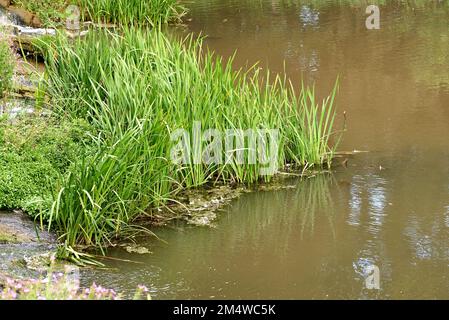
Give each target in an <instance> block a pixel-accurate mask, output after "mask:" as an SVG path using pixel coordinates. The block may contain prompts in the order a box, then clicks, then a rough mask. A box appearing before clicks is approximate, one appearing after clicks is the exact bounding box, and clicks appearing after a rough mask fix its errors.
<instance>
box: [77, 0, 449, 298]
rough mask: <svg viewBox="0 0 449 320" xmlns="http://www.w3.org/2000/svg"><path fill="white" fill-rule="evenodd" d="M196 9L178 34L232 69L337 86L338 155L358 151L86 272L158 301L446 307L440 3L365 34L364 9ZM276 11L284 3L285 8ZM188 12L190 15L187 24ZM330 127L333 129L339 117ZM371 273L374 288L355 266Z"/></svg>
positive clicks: (257, 5) (446, 95)
mask: <svg viewBox="0 0 449 320" xmlns="http://www.w3.org/2000/svg"><path fill="white" fill-rule="evenodd" d="M310 2H313V3H321V5H314V6H310V5H306V4H304V3H306V2H304V1H303V2H302V4H300V3H299V1H284V2H283V1H275V0H272V1H268V0H265V1H264V0H261V1H252V0H234V1H231V0H203V1H196V2H194V3H193V4H190V5H189V7H190V10H191V11H190V14H189V17H190V18H192V19H193V20H192V21H190V22H188V28H189V30H190V31H193V32H195V33H200V32H202V33H203V34H205V35H208V36H209V38H208V40H207V41H206V43H207V45H208V46H209V47H210V48H212V49H213V50H215V51H216V52H217V54H219V55H222V56H225V57H228V56H229V55H231V54H233V53H234V51H235V50H237V56H236V60H235V61H236V67H239V66H245V65H251V64H253V63H256V62H257V61H260V63H261V66H262V67H264V68H265V67H267V68H269V69H270V70H272V71H274V72H282V71H283V70H284V61H285V70H286V73H287V75H288V76H289V77H290V78H291V79H292V80H293V82H294V83H296V84H299V83H300V81H301V79H302V78H304V79H305V80H306V81H307V82H309V83H311V82H316V86H317V90H318V92H319V93H320V94H321V95H325V94H326V93H327V92H329V91H330V89H331V87H332V85H333V83H334V81H335V79H336V77H337V76H338V75H339V76H340V80H341V86H340V94H339V96H338V108H339V119H340V120H341V119H342V113H343V111H346V114H347V129H348V130H347V132H346V134H345V138H344V140H343V142H342V145H341V146H340V149H341V150H354V149H357V150H366V151H369V153H366V154H359V155H357V156H356V157H354V158H351V159H349V162H348V166H347V167H344V166H338V167H336V169H335V172H334V173H333V174H327V175H320V176H318V177H316V178H314V179H309V180H307V181H292V182H291V184H292V185H294V186H295V188H293V189H288V190H283V191H274V192H259V193H252V194H248V195H245V196H243V197H241V198H240V199H238V200H236V201H234V202H233V203H232V204H231V205H230V206H229V207H227V208H225V210H224V212H223V213H222V214H221V215H220V218H219V220H218V223H217V228H215V229H209V228H194V227H188V226H184V225H179V226H175V227H173V228H166V229H157V230H156V232H157V233H158V235H159V236H160V237H161V238H163V239H164V240H165V241H166V242H167V243H162V242H157V241H149V242H148V243H146V245H148V246H149V247H150V248H151V250H152V251H153V253H152V254H151V255H133V254H128V253H125V252H124V251H122V250H116V251H113V252H111V255H113V256H116V257H120V258H127V259H132V260H135V261H140V262H143V263H142V264H132V263H119V262H117V263H113V264H111V265H110V266H111V267H115V268H116V269H115V270H113V271H110V272H103V271H102V272H98V273H95V274H94V275H92V274H90V275H89V276H86V281H88V280H92V278H94V280H96V281H97V282H101V283H102V284H104V285H106V286H112V287H115V288H117V289H120V290H123V289H124V290H128V289H129V290H131V289H133V288H135V286H136V285H137V284H146V285H147V286H149V287H151V288H152V291H153V295H154V297H155V298H192V299H194V298H286V299H290V298H293V299H298V298H306V299H312V298H337V299H341V298H356V299H358V298H395V299H401V298H426V299H432V298H444V299H448V298H449V233H448V230H449V138H448V137H449V5H448V3H447V1H442V2H440V3H437V2H436V1H435V2H432V1H416V3H418V4H420V3H427V5H421V6H420V5H416V6H413V7H412V6H400V5H398V4H397V2H396V1H389V2H388V3H389V4H388V5H386V6H382V7H381V29H380V30H367V29H366V28H365V18H366V15H365V6H357V5H348V4H346V3H348V2H355V1H340V2H339V3H340V4H335V1H328V2H325V1H309V3H310ZM285 3H289V4H288V5H287V4H285ZM189 17H188V18H189ZM340 122H341V121H340ZM370 264H375V265H377V266H378V267H379V270H380V290H368V289H367V288H366V287H365V280H364V276H365V273H364V268H365V267H366V266H367V265H370Z"/></svg>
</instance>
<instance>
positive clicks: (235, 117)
mask: <svg viewBox="0 0 449 320" xmlns="http://www.w3.org/2000/svg"><path fill="white" fill-rule="evenodd" d="M43 48H44V51H45V52H46V64H47V72H48V83H47V86H48V90H49V94H50V95H51V96H52V97H53V101H54V103H55V105H56V107H57V108H56V111H57V112H58V113H59V114H60V116H69V117H74V118H76V117H85V118H87V119H89V121H90V122H91V123H92V124H93V126H94V127H95V128H96V129H97V130H98V136H97V137H96V138H95V139H96V141H97V143H98V146H99V151H98V154H97V155H96V156H95V157H93V158H92V159H86V161H84V162H83V163H79V164H78V165H77V166H75V167H74V169H73V172H71V173H70V175H68V176H67V177H65V178H64V179H62V180H61V183H60V186H59V190H58V191H57V192H55V201H54V204H53V207H52V209H51V211H50V215H49V216H50V222H51V225H53V226H57V229H58V230H59V231H60V232H61V234H62V239H63V240H65V241H66V244H67V245H69V246H74V245H76V244H80V243H81V244H94V245H96V246H100V247H102V246H104V245H105V244H107V242H108V241H109V239H111V237H113V236H115V235H119V234H120V233H121V232H122V231H123V227H125V226H126V225H127V224H128V223H130V222H131V221H133V219H134V218H136V217H137V216H138V215H140V214H142V213H143V212H144V211H145V210H146V209H147V208H148V207H151V206H154V205H157V204H160V203H163V202H164V200H166V199H167V198H168V197H169V196H170V194H171V192H173V191H176V190H177V189H178V188H190V187H197V186H201V185H204V184H205V183H209V182H214V181H218V180H220V181H224V182H239V183H255V182H257V181H258V180H260V179H261V175H260V173H261V170H262V165H260V164H257V163H256V164H254V163H252V164H249V163H243V164H242V163H238V162H236V161H235V160H232V161H230V162H227V163H223V164H217V163H215V164H205V163H202V164H184V165H176V164H174V163H172V162H171V161H170V159H169V156H170V150H171V148H172V146H173V143H172V142H171V141H170V135H171V133H173V132H174V131H175V130H176V129H178V128H183V129H186V130H187V131H188V132H192V130H193V125H194V122H200V123H201V126H202V127H203V128H205V129H207V128H214V129H217V130H219V131H220V132H225V131H226V130H227V129H243V130H246V129H254V130H257V129H278V130H279V132H280V136H279V138H280V141H279V148H278V150H277V163H276V166H277V167H279V168H282V167H284V166H285V165H286V164H293V165H297V166H301V167H303V166H314V165H323V164H325V163H328V162H330V158H331V154H332V150H333V148H332V147H331V146H330V145H329V139H330V136H331V135H332V130H333V129H332V127H333V119H334V117H335V112H334V98H335V95H336V91H337V89H336V87H335V89H334V90H333V91H332V92H331V94H330V96H329V97H328V98H326V99H325V100H324V101H323V102H322V103H318V102H316V101H315V92H314V90H313V89H311V88H306V87H304V86H303V87H302V88H300V92H299V96H298V95H297V93H296V92H295V90H294V89H293V86H292V85H291V84H290V83H289V82H288V81H287V79H285V78H281V77H279V76H275V77H274V78H270V74H269V73H267V74H261V73H260V69H258V68H257V67H254V68H251V69H250V70H247V71H242V70H240V71H234V70H233V69H232V59H231V60H230V61H223V60H222V59H221V58H217V57H215V56H214V55H213V54H212V53H210V52H208V51H206V50H204V49H203V46H202V41H201V39H196V38H193V37H192V36H189V37H187V38H185V39H182V40H179V39H173V38H171V37H169V36H167V35H165V34H163V33H162V32H161V31H160V30H158V29H154V30H145V31H142V30H139V29H135V28H133V27H130V28H125V29H124V30H122V33H121V34H120V35H117V34H112V33H110V32H107V31H102V32H100V33H96V34H90V35H89V36H88V37H87V38H86V39H83V40H76V41H75V42H74V43H69V42H68V40H66V39H65V38H63V37H59V38H58V39H57V40H56V41H55V42H51V43H46V44H45V45H44V46H43ZM247 147H248V142H247V141H246V142H245V148H247ZM221 156H224V155H221ZM264 179H265V180H269V179H270V176H264Z"/></svg>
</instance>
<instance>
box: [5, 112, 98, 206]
mask: <svg viewBox="0 0 449 320" xmlns="http://www.w3.org/2000/svg"><path fill="white" fill-rule="evenodd" d="M88 131H89V128H88V126H87V125H86V124H85V123H84V122H82V121H77V122H75V123H68V122H63V123H61V124H56V123H54V122H53V121H48V120H47V121H46V120H45V119H42V118H28V119H19V121H18V122H16V123H15V124H14V125H12V124H10V123H9V122H7V121H5V120H3V121H1V122H0V208H8V209H16V208H20V209H24V210H26V211H28V212H30V213H35V212H37V211H39V209H40V208H46V207H47V206H48V205H49V204H50V199H51V192H52V187H53V186H54V183H55V181H56V180H57V179H58V178H59V176H60V175H61V174H64V173H65V171H66V170H67V169H68V168H69V166H70V165H71V163H72V162H73V161H75V160H76V159H77V158H78V157H79V156H83V155H85V154H86V152H88V142H89V141H90V139H89V138H88V137H87V132H88Z"/></svg>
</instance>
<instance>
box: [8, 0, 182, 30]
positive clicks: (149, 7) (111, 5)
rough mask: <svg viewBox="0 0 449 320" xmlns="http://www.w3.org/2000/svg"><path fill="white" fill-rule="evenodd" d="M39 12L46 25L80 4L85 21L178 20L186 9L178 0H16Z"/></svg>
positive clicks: (57, 20)
mask: <svg viewBox="0 0 449 320" xmlns="http://www.w3.org/2000/svg"><path fill="white" fill-rule="evenodd" d="M12 4H13V5H15V6H18V7H21V8H24V9H26V10H28V11H29V12H31V13H33V14H36V15H37V17H38V18H39V19H40V20H41V22H42V23H43V24H44V25H47V26H48V25H51V24H54V23H59V22H65V20H66V18H67V13H66V8H67V7H68V6H69V5H76V6H78V7H79V9H80V18H81V20H82V21H94V22H106V23H114V24H146V25H153V26H154V25H158V24H165V23H171V22H177V21H179V19H180V18H181V17H182V15H183V14H184V12H185V8H184V7H183V6H182V5H181V4H180V3H179V1H178V0H13V1H12Z"/></svg>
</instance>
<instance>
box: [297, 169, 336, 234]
mask: <svg viewBox="0 0 449 320" xmlns="http://www.w3.org/2000/svg"><path fill="white" fill-rule="evenodd" d="M334 186H336V183H335V178H334V176H333V175H331V174H321V175H318V176H316V177H314V178H311V179H308V180H307V181H303V183H302V184H300V185H299V186H298V188H297V189H296V196H295V202H296V204H297V206H298V209H299V211H300V220H301V237H303V236H304V233H306V232H309V233H310V234H311V235H313V233H314V230H315V221H316V220H317V218H318V217H319V216H320V215H324V216H325V217H326V219H327V220H328V222H329V226H330V229H331V231H332V234H333V236H334V237H335V228H334V219H335V210H334V200H333V199H332V195H331V188H333V187H334Z"/></svg>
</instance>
